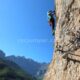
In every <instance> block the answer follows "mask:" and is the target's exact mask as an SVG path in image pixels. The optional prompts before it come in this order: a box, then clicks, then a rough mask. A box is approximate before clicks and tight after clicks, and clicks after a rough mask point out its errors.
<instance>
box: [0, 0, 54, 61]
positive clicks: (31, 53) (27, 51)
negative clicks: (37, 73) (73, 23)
mask: <svg viewBox="0 0 80 80" xmlns="http://www.w3.org/2000/svg"><path fill="white" fill-rule="evenodd" d="M53 8H54V3H53V0H0V49H1V50H3V51H4V52H5V53H6V55H7V56H8V55H16V56H25V57H26V58H32V59H34V60H36V61H38V62H49V61H50V60H51V56H52V53H53V36H52V34H51V28H50V27H49V24H48V22H47V15H46V13H47V11H48V10H50V9H53Z"/></svg>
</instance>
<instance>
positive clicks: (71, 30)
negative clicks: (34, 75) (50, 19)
mask: <svg viewBox="0 0 80 80" xmlns="http://www.w3.org/2000/svg"><path fill="white" fill-rule="evenodd" d="M55 39H56V40H55V53H54V56H53V59H52V62H51V64H50V66H49V68H48V70H47V73H46V74H45V76H44V80H80V0H56V33H55Z"/></svg>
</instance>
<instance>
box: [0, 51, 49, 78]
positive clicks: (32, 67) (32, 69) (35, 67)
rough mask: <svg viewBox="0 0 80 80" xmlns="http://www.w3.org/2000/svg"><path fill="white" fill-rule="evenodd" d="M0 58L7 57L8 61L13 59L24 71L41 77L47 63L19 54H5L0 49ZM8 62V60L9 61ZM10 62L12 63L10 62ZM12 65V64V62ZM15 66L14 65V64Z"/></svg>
mask: <svg viewBox="0 0 80 80" xmlns="http://www.w3.org/2000/svg"><path fill="white" fill-rule="evenodd" d="M0 58H2V59H7V60H9V61H11V62H12V61H13V62H14V63H16V64H17V65H18V66H19V67H20V68H22V69H23V70H24V71H25V72H28V73H29V74H31V75H32V76H35V77H39V78H42V77H43V75H44V74H45V72H46V70H47V67H48V64H47V63H39V62H37V61H34V60H32V59H26V58H25V57H21V56H17V57H16V56H14V55H12V56H5V53H4V52H3V51H1V50H0ZM7 64H8V62H7ZM9 64H10V62H9ZM11 64H12V63H11ZM13 66H14V64H13ZM14 67H15V66H14Z"/></svg>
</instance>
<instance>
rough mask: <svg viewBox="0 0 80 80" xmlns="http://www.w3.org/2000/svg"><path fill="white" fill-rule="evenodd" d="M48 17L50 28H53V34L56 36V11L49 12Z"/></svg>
mask: <svg viewBox="0 0 80 80" xmlns="http://www.w3.org/2000/svg"><path fill="white" fill-rule="evenodd" d="M47 16H48V22H49V24H50V26H51V27H52V34H53V35H55V19H54V16H55V11H51V10H50V11H48V12H47Z"/></svg>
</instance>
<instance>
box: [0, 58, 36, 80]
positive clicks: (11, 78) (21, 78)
mask: <svg viewBox="0 0 80 80" xmlns="http://www.w3.org/2000/svg"><path fill="white" fill-rule="evenodd" d="M0 80H36V79H35V78H33V77H32V76H31V75H29V74H27V73H25V72H24V71H23V70H22V69H20V67H18V65H16V64H15V63H13V62H11V61H8V60H3V59H0Z"/></svg>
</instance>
